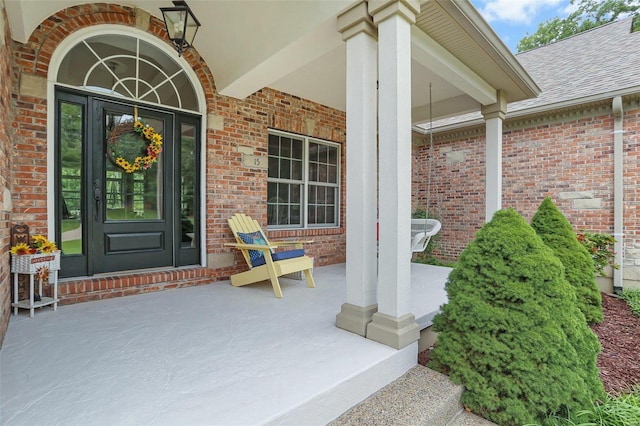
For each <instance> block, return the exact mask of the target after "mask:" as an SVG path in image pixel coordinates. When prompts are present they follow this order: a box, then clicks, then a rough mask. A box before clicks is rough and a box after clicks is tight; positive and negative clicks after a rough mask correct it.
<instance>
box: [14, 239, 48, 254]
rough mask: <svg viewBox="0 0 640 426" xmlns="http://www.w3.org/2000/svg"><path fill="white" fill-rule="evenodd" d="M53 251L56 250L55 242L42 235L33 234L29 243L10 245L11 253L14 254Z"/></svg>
mask: <svg viewBox="0 0 640 426" xmlns="http://www.w3.org/2000/svg"><path fill="white" fill-rule="evenodd" d="M55 251H58V246H56V243H54V242H53V241H49V239H47V237H45V236H44V235H34V236H33V238H31V245H29V244H27V243H19V244H16V245H15V246H13V247H11V254H15V255H24V254H38V253H53V252H55Z"/></svg>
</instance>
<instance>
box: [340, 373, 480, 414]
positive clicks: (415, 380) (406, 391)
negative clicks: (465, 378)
mask: <svg viewBox="0 0 640 426" xmlns="http://www.w3.org/2000/svg"><path fill="white" fill-rule="evenodd" d="M463 389H464V388H463V387H462V386H460V385H456V384H454V383H453V382H451V381H450V380H449V378H448V377H447V376H445V375H443V374H441V373H438V372H437V371H434V370H431V369H429V368H426V367H423V366H421V365H418V366H415V367H413V368H412V369H411V370H409V371H408V372H407V373H406V374H404V375H403V376H402V377H400V378H399V379H397V380H396V381H394V382H393V383H391V384H389V385H387V386H386V387H384V388H382V389H381V390H379V391H378V392H376V393H374V394H373V395H371V396H370V397H369V398H367V399H366V400H364V401H362V402H361V403H360V404H358V405H356V406H354V407H353V408H351V409H350V410H349V411H347V412H345V413H344V414H342V415H341V416H340V417H338V418H337V419H335V420H334V421H333V422H331V423H329V425H331V426H350V425H363V424H366V425H385V426H389V425H396V426H404V425H428V426H447V425H450V424H452V423H451V422H452V421H454V420H455V418H456V417H457V416H458V415H459V414H460V413H461V412H463V411H464V410H463V408H462V405H461V404H460V397H461V396H462V391H463ZM471 424H473V423H468V424H467V425H471ZM489 424H490V423H489ZM461 425H462V424H461Z"/></svg>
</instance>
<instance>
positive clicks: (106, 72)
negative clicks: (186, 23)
mask: <svg viewBox="0 0 640 426" xmlns="http://www.w3.org/2000/svg"><path fill="white" fill-rule="evenodd" d="M57 82H58V83H61V84H65V85H69V86H73V87H79V88H83V89H85V90H89V91H95V92H100V93H107V94H109V95H112V96H120V97H124V98H128V99H133V100H136V101H143V102H148V103H154V104H159V105H164V106H169V107H174V108H179V109H183V110H190V111H198V110H199V107H198V99H197V96H196V92H195V90H194V88H193V86H192V84H191V81H190V80H189V78H188V76H187V75H186V73H185V72H184V70H183V68H182V67H181V66H180V64H178V63H177V62H176V61H175V60H174V59H173V58H172V57H170V56H169V55H167V54H166V53H164V52H163V51H162V50H160V49H159V48H158V47H156V46H154V45H152V44H150V43H148V42H146V41H144V40H141V39H139V38H137V37H134V36H127V35H119V34H103V35H96V36H93V37H88V38H86V39H84V40H82V41H80V42H79V43H78V44H76V45H75V46H74V47H73V48H72V49H71V50H69V52H68V53H67V55H66V56H65V58H64V59H63V60H62V63H61V64H60V68H59V70H58V76H57Z"/></svg>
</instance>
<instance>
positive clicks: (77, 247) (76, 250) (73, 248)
mask: <svg viewBox="0 0 640 426" xmlns="http://www.w3.org/2000/svg"><path fill="white" fill-rule="evenodd" d="M61 248H62V251H63V252H64V254H80V253H82V240H81V239H77V240H69V241H63V242H62V247H61Z"/></svg>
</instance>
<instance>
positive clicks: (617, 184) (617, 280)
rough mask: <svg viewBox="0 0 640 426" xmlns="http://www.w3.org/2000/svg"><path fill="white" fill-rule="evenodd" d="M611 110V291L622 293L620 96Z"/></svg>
mask: <svg viewBox="0 0 640 426" xmlns="http://www.w3.org/2000/svg"><path fill="white" fill-rule="evenodd" d="M611 106H612V110H613V237H614V238H615V239H616V242H615V244H614V246H613V249H614V251H615V252H616V257H615V262H616V264H618V265H620V268H619V269H614V270H613V292H614V293H616V294H619V293H622V288H623V277H624V275H623V268H624V203H623V198H624V143H623V134H624V130H623V118H624V117H623V116H624V111H623V108H622V97H620V96H616V97H615V98H613V102H612V105H611Z"/></svg>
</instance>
